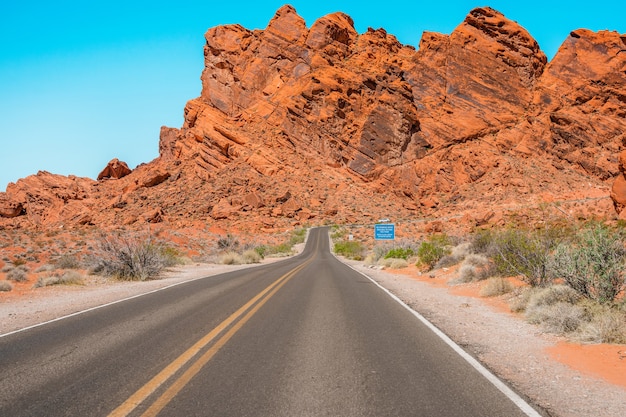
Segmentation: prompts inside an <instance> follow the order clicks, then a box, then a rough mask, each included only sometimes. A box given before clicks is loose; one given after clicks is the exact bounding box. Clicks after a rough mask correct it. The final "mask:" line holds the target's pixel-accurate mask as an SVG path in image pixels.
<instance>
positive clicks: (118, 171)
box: [98, 158, 132, 181]
mask: <svg viewBox="0 0 626 417" xmlns="http://www.w3.org/2000/svg"><path fill="white" fill-rule="evenodd" d="M131 172H132V171H131V169H130V168H128V165H126V162H122V161H120V160H119V159H117V158H115V159H112V160H111V161H109V163H108V164H107V166H106V167H104V169H103V170H102V171H101V172H100V174H98V181H100V180H103V179H107V178H109V179H120V178H122V177H125V176H127V175H128V174H130V173H131Z"/></svg>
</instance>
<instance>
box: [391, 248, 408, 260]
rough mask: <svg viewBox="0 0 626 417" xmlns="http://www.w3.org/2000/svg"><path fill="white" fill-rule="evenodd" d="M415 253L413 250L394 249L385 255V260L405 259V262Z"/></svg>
mask: <svg viewBox="0 0 626 417" xmlns="http://www.w3.org/2000/svg"><path fill="white" fill-rule="evenodd" d="M413 255H415V252H414V251H413V249H411V248H393V249H391V250H389V251H388V252H387V253H386V254H385V259H404V260H405V261H406V260H407V259H409V258H410V257H411V256H413Z"/></svg>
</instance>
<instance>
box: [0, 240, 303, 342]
mask: <svg viewBox="0 0 626 417" xmlns="http://www.w3.org/2000/svg"><path fill="white" fill-rule="evenodd" d="M309 230H310V229H307V235H306V236H305V240H304V243H305V244H306V242H307V240H308V239H307V238H308V232H309ZM286 259H288V258H286ZM281 261H282V260H281ZM278 262H280V261H278ZM263 265H266V264H258V265H257V264H251V265H246V266H244V267H243V268H240V269H235V270H236V271H239V270H242V269H250V268H255V267H259V266H263ZM228 272H231V271H226V272H218V273H215V274H209V275H204V276H201V277H198V278H190V279H188V280H185V281H180V282H175V283H173V284H170V285H167V286H165V287H162V288H156V289H154V290H151V291H148V292H144V293H141V294H136V295H133V296H130V297H126V298H122V299H121V300H115V301H111V302H110V303H106V304H101V305H97V306H94V307H90V308H88V309H85V310H80V311H76V312H74V313H71V314H67V315H65V316H61V317H57V318H54V319H51V320H47V321H44V322H41V323H36V324H32V325H30V326H27V327H23V328H21V329H17V330H12V331H10V332H8V333H3V334H0V339H2V338H3V337H7V336H11V335H13V334H16V333H21V332H25V331H27V330H30V329H34V328H37V327H41V326H45V325H47V324H50V323H54V322H57V321H61V320H65V319H68V318H70V317H74V316H79V315H81V314H85V313H89V312H90V311H94V310H99V309H101V308H104V307H108V306H112V305H114V304H118V303H123V302H124V301H128V300H132V299H135V298H139V297H143V296H144V295H148V294H154V293H155V292H159V291H163V290H167V289H168V288H172V287H176V286H178V285H182V284H186V283H188V282H192V281H197V280H199V279H205V278H210V277H214V276H216V275H220V274H222V273H228Z"/></svg>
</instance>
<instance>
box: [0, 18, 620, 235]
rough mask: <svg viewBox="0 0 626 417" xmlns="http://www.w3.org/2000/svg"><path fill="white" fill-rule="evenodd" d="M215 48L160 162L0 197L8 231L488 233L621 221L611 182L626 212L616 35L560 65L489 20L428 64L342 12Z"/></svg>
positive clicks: (467, 26) (578, 34)
mask: <svg viewBox="0 0 626 417" xmlns="http://www.w3.org/2000/svg"><path fill="white" fill-rule="evenodd" d="M205 38H206V45H205V48H204V58H205V60H204V63H205V68H204V70H203V72H202V76H201V80H202V92H201V95H200V97H198V98H196V99H193V100H190V101H189V102H188V103H187V105H186V106H185V109H184V115H185V120H184V123H183V126H182V127H181V128H180V129H174V128H167V127H163V128H162V129H161V136H160V142H159V151H160V156H159V158H157V159H156V160H154V161H152V162H150V163H148V164H144V165H141V166H139V167H138V168H136V169H135V170H134V171H132V172H131V173H128V175H126V176H118V177H117V178H119V179H117V180H116V181H104V182H97V183H96V182H93V181H91V180H88V179H77V178H72V177H70V178H61V177H59V178H55V180H54V182H53V181H48V182H47V183H44V182H43V181H41V180H42V179H41V178H39V177H40V175H38V176H35V177H29V178H27V179H25V180H20V181H18V184H17V185H14V186H13V187H11V186H10V187H9V188H8V189H7V192H6V193H0V217H2V218H3V219H4V220H0V222H4V223H5V224H8V225H12V226H15V227H21V226H26V225H27V224H28V222H26V221H25V220H24V219H26V218H28V216H31V217H33V216H38V218H40V221H41V222H43V223H45V224H58V223H63V224H65V223H69V224H75V223H85V222H86V223H87V224H88V223H93V224H132V223H135V222H138V223H142V222H156V221H159V222H168V223H170V224H171V225H172V227H176V226H177V225H178V226H179V225H184V224H186V222H193V221H195V220H202V221H204V220H210V221H212V222H224V223H225V224H226V223H227V224H229V225H231V226H233V227H239V228H246V229H250V230H253V229H255V228H257V229H255V230H266V231H267V230H268V229H269V228H276V227H282V226H286V225H290V224H293V222H298V221H306V220H308V219H319V220H320V221H322V220H327V219H331V220H332V221H334V222H366V223H367V222H374V221H375V220H376V219H378V218H381V217H393V218H395V219H399V218H404V219H405V220H408V221H412V220H415V219H419V218H420V216H432V215H437V216H443V217H446V218H461V219H464V220H463V221H464V222H465V221H468V222H470V223H473V224H484V223H487V222H494V221H504V220H503V219H504V214H503V213H506V212H508V211H510V210H518V211H519V210H524V208H525V207H528V209H527V210H528V211H529V212H530V214H529V216H533V215H534V214H533V213H532V209H533V208H536V207H537V206H538V205H539V204H541V203H544V202H548V203H555V202H560V204H565V205H561V206H560V207H559V208H558V210H561V211H566V210H572V213H573V210H579V211H581V212H589V211H592V212H593V213H594V214H602V215H611V211H610V209H611V207H610V205H611V204H610V202H611V200H610V199H609V187H610V183H611V182H612V179H613V178H614V177H616V176H617V178H618V179H617V182H616V183H615V184H616V185H615V186H614V187H613V193H612V196H613V199H614V200H615V202H616V203H615V205H616V208H617V209H618V210H621V209H622V208H623V207H624V206H626V176H624V174H623V173H624V170H623V169H622V171H621V172H622V173H620V170H619V166H618V165H619V164H618V160H617V155H618V153H619V151H620V150H621V149H622V141H623V139H624V133H623V132H626V121H625V120H626V118H625V115H626V99H625V97H626V40H625V39H626V37H624V36H620V35H619V34H617V33H613V32H606V31H605V32H598V33H594V32H590V31H587V30H577V31H574V32H572V33H571V34H570V36H569V37H568V38H567V39H566V40H565V42H564V44H563V46H562V47H561V48H560V50H559V51H558V53H557V54H556V56H555V57H554V59H553V60H552V61H551V62H550V63H547V59H546V56H545V55H544V53H543V52H542V51H541V50H540V48H539V46H538V45H537V42H536V41H535V40H534V39H533V38H532V37H531V36H530V34H529V33H528V32H527V31H526V30H525V29H524V28H522V27H521V26H520V25H518V24H517V23H515V22H513V21H510V20H508V19H507V18H505V17H504V16H503V15H502V14H500V13H499V12H497V11H495V10H493V9H490V8H478V9H475V10H472V11H471V12H470V13H469V14H468V16H467V18H466V19H465V21H464V22H463V23H461V24H460V25H459V26H458V27H457V28H456V29H455V30H454V31H453V32H452V33H451V34H450V35H443V34H437V33H429V32H426V33H424V35H423V38H422V41H421V42H420V45H419V50H416V49H415V48H414V47H412V46H408V45H403V44H401V43H400V42H398V40H397V39H396V38H395V37H394V36H393V35H390V34H388V33H387V32H386V31H384V30H383V29H378V30H372V29H369V30H368V31H367V32H366V33H363V34H358V33H357V32H356V31H355V29H354V26H353V21H352V19H351V18H350V17H349V16H347V15H345V14H343V13H334V14H331V15H328V16H325V17H322V18H320V19H318V20H317V21H316V22H314V23H313V24H312V25H311V26H310V29H309V28H307V26H306V24H305V22H304V20H303V19H302V18H301V17H300V16H298V14H297V13H296V11H295V10H294V9H293V8H292V7H290V6H284V7H282V8H281V9H279V10H278V12H277V13H276V15H275V16H274V18H273V19H272V20H271V21H270V22H269V24H268V26H267V28H266V29H265V30H254V31H251V30H248V29H246V28H244V27H242V26H240V25H229V26H219V27H216V28H212V29H210V30H209V31H207V33H206V35H205ZM622 168H623V165H622ZM618 174H619V175H618ZM50 175H51V174H47V175H46V178H50ZM107 176H108V177H112V178H113V177H115V176H113V175H109V174H108V173H104V171H103V177H107ZM99 177H100V176H99ZM620 181H621V182H620ZM33 200H34V201H38V202H39V204H35V203H33ZM568 201H569V202H571V204H570V206H567V204H568V203H567V202H568ZM564 202H565V203H564ZM103 207H104V208H105V209H104V210H103ZM564 207H565V208H564ZM89 210H91V212H90V211H89ZM586 210H587V211H586ZM86 212H90V213H91V216H87V217H85V216H84V215H79V214H80V213H86ZM270 217H272V219H271V220H270V219H269V218H270ZM86 219H87V220H86ZM472 219H473V220H472Z"/></svg>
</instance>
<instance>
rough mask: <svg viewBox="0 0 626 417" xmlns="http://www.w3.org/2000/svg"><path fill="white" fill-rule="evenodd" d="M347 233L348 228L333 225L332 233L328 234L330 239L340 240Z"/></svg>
mask: <svg viewBox="0 0 626 417" xmlns="http://www.w3.org/2000/svg"><path fill="white" fill-rule="evenodd" d="M347 234H348V230H346V229H345V228H344V227H341V226H337V225H334V226H333V227H332V233H331V234H330V238H331V239H332V240H341V239H343V238H344V236H345V235H347Z"/></svg>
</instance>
